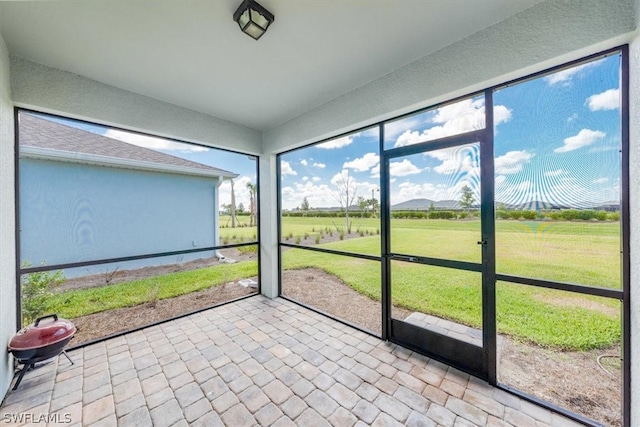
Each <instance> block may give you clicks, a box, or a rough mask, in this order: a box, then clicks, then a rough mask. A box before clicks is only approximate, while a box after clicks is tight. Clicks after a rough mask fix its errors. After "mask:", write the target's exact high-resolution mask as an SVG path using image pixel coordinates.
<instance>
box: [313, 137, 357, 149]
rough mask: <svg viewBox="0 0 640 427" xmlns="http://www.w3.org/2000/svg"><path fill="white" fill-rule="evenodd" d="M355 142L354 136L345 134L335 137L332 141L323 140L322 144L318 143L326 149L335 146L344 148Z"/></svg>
mask: <svg viewBox="0 0 640 427" xmlns="http://www.w3.org/2000/svg"><path fill="white" fill-rule="evenodd" d="M352 142H353V137H352V136H351V135H350V136H343V137H342V138H337V139H333V140H331V141H327V142H323V143H322V144H318V145H316V147H318V148H324V149H326V150H332V149H334V148H342V147H346V146H347V145H349V144H351V143H352Z"/></svg>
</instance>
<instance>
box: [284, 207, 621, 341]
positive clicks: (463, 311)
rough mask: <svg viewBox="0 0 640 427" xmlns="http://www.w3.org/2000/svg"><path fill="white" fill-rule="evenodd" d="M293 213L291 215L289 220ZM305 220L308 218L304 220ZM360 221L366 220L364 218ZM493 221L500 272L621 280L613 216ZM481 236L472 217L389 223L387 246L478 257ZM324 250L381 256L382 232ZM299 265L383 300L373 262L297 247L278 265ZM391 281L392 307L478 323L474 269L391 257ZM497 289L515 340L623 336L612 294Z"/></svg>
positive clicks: (500, 316)
mask: <svg viewBox="0 0 640 427" xmlns="http://www.w3.org/2000/svg"><path fill="white" fill-rule="evenodd" d="M290 219H291V220H293V221H291V223H288V222H289V220H290ZM301 220H303V221H301ZM309 220H311V222H312V223H313V225H310V224H307V223H306V222H309ZM326 220H327V218H313V219H311V218H285V221H287V222H286V223H283V228H284V229H286V230H295V231H301V230H302V228H301V227H304V226H306V227H308V228H309V229H310V228H311V227H315V229H316V230H317V229H318V228H319V227H322V226H323V222H324V223H326ZM329 220H331V219H330V218H329ZM305 221H306V222H305ZM366 221H368V222H369V224H364V223H365V222H366ZM362 222H363V225H362V226H363V227H368V228H374V229H375V227H377V226H378V220H373V219H372V220H369V219H367V220H364V219H363V220H362ZM285 224H286V225H285ZM496 228H497V231H496V237H497V244H496V252H497V263H498V271H499V272H501V273H505V274H513V275H521V276H526V277H536V278H543V279H547V280H558V281H563V282H571V283H581V284H585V285H593V286H602V287H610V288H619V287H620V276H619V271H620V268H619V266H620V259H619V258H620V257H619V247H620V238H619V224H618V223H595V222H593V223H592V222H585V223H581V222H535V221H529V222H526V221H498V222H497V223H496ZM295 231H294V232H295ZM478 236H479V222H478V221H447V220H394V221H393V222H392V250H393V251H395V252H400V253H406V254H412V255H424V256H434V257H438V258H448V259H456V260H461V261H472V262H480V256H481V253H480V247H479V246H478V245H477V240H479V239H478ZM321 247H325V248H331V249H336V250H342V251H346V252H355V253H365V254H372V255H378V254H379V253H380V237H379V236H369V237H362V238H357V239H349V240H345V241H337V242H332V243H327V244H323V245H321ZM305 267H315V268H321V269H323V270H325V271H327V272H328V273H331V274H334V275H336V276H338V277H339V278H341V279H342V280H343V281H344V282H345V283H347V284H348V285H349V286H351V287H352V288H353V289H355V290H356V291H358V292H360V293H362V294H364V295H367V296H369V297H371V298H374V299H377V300H379V299H380V266H379V264H378V263H377V262H373V261H363V260H359V259H354V258H350V257H342V256H337V255H326V254H318V253H315V252H310V251H302V250H289V251H286V252H284V254H283V268H285V269H296V268H305ZM392 280H393V283H392V289H393V290H392V294H393V295H392V298H393V302H394V304H397V305H399V306H403V307H405V308H408V309H410V310H415V311H421V312H424V313H429V314H433V315H436V316H439V317H442V318H446V319H450V320H454V321H456V322H459V323H462V324H465V325H468V326H472V327H475V328H480V327H481V319H482V313H481V309H482V304H481V285H480V280H481V277H480V274H479V273H475V272H466V271H458V270H452V269H445V268H439V267H430V266H422V265H417V264H410V263H402V262H394V263H393V266H392ZM496 293H497V323H498V329H499V332H500V333H502V334H507V335H510V336H512V337H513V338H515V339H517V340H521V341H525V342H530V343H535V344H537V345H540V346H543V347H548V348H554V349H560V350H589V349H594V348H605V347H608V346H611V345H613V344H616V343H619V341H620V336H621V335H620V334H621V332H620V315H619V311H620V310H619V308H620V303H619V301H617V300H612V299H606V298H598V297H590V296H585V295H577V294H572V293H568V292H561V291H554V290H547V289H541V288H536V287H530V286H522V285H514V284H507V283H499V284H498V287H497V292H496ZM558 301H560V302H561V303H559V302H558Z"/></svg>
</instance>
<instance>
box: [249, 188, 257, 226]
mask: <svg viewBox="0 0 640 427" xmlns="http://www.w3.org/2000/svg"><path fill="white" fill-rule="evenodd" d="M247 189H248V190H249V227H253V226H254V225H256V193H257V190H258V186H257V184H252V183H251V181H249V182H247Z"/></svg>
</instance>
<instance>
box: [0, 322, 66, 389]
mask: <svg viewBox="0 0 640 427" xmlns="http://www.w3.org/2000/svg"><path fill="white" fill-rule="evenodd" d="M48 318H53V320H51V321H48V322H42V320H44V319H48ZM75 333H76V327H75V325H74V324H73V323H71V321H69V320H66V319H59V318H58V315H57V314H49V315H47V316H42V317H39V318H37V319H36V321H35V322H34V323H33V324H31V325H29V326H27V327H25V328H23V329H21V330H19V331H18V333H16V334H15V335H14V336H13V338H11V341H10V342H9V351H10V352H11V353H13V357H15V358H16V360H17V362H18V363H21V364H23V365H24V367H23V368H22V369H21V370H20V375H19V376H18V380H17V381H16V384H15V385H14V386H13V389H12V390H16V389H17V388H18V386H19V385H20V381H22V378H23V377H24V374H26V373H27V371H28V370H29V369H31V368H33V366H34V365H35V364H36V363H38V362H42V361H43V360H47V359H51V358H53V357H56V356H58V355H59V354H60V353H62V354H64V355H65V357H66V358H67V359H69V362H71V364H72V365H73V361H72V360H71V358H69V356H68V355H67V353H66V352H65V351H64V346H65V345H67V344H68V343H69V341H71V338H73V335H74V334H75Z"/></svg>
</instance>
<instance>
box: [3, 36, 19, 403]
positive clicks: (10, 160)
mask: <svg viewBox="0 0 640 427" xmlns="http://www.w3.org/2000/svg"><path fill="white" fill-rule="evenodd" d="M14 158H15V156H14V129H13V105H12V102H11V88H10V86H9V54H8V51H7V47H6V45H5V43H4V40H3V39H2V37H1V36H0V242H1V243H0V313H1V315H0V401H1V400H2V399H3V398H4V395H5V393H6V391H7V390H8V389H9V385H10V383H11V379H12V378H13V363H12V361H11V356H10V355H9V354H8V353H7V352H6V351H4V349H5V348H6V346H7V344H9V340H10V339H11V337H12V336H13V334H15V332H16V276H15V274H16V273H15V215H14V212H15V211H14V209H15V200H14V184H15V183H14V168H13V165H14Z"/></svg>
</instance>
